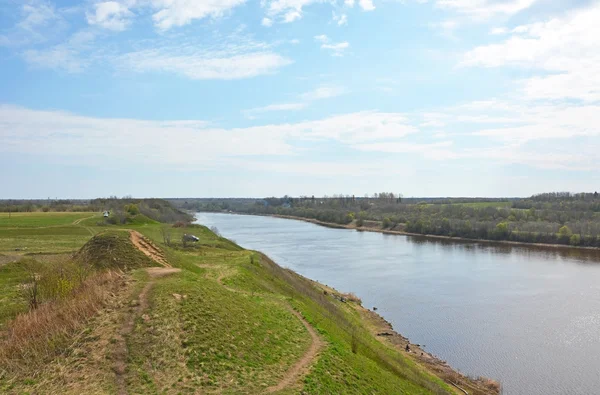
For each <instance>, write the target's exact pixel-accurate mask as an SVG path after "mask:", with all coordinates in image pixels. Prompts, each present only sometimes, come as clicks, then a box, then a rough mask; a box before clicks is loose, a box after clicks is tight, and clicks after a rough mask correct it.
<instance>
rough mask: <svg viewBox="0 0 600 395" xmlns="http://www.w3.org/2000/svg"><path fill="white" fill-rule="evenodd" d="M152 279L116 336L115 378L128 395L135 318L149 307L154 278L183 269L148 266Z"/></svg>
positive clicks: (122, 392) (120, 391) (122, 390)
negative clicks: (130, 337)
mask: <svg viewBox="0 0 600 395" xmlns="http://www.w3.org/2000/svg"><path fill="white" fill-rule="evenodd" d="M146 271H147V272H148V274H149V276H150V279H149V281H148V283H147V284H146V285H145V286H144V288H143V289H142V291H141V292H140V294H139V295H138V298H137V300H135V301H133V302H132V303H131V306H132V307H133V311H132V312H131V314H129V315H128V317H127V319H126V321H125V322H124V323H123V326H122V327H121V330H120V331H119V333H118V335H117V336H116V339H115V340H116V343H115V348H114V351H113V359H114V363H113V370H114V372H115V375H116V377H115V380H116V384H117V391H118V393H119V395H127V393H128V392H127V382H126V372H127V356H128V355H129V350H128V349H127V336H129V335H130V334H131V333H132V332H133V329H134V327H135V319H136V318H137V317H139V316H140V315H142V313H143V312H144V311H145V310H146V309H147V308H148V306H149V303H148V294H149V293H150V290H151V289H152V286H153V285H154V280H155V279H156V278H159V277H164V276H167V275H169V274H173V273H177V272H179V271H181V269H175V268H162V267H150V268H147V269H146Z"/></svg>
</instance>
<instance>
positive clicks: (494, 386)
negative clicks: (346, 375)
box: [229, 213, 501, 394]
mask: <svg viewBox="0 0 600 395" xmlns="http://www.w3.org/2000/svg"><path fill="white" fill-rule="evenodd" d="M229 214H237V213H229ZM239 215H245V214H239ZM272 217H277V218H283V219H297V220H303V221H305V222H311V223H315V224H317V225H321V226H326V227H331V228H337V229H356V228H350V227H347V226H343V225H338V224H329V223H325V222H321V221H316V220H309V219H306V218H300V217H289V216H272ZM313 221H314V222H313ZM357 230H360V229H357ZM373 231H374V230H373ZM259 253H260V252H259ZM260 254H261V255H263V256H264V257H265V258H266V259H268V260H269V261H271V262H272V263H273V264H274V265H277V264H276V263H275V262H273V261H272V260H270V259H269V258H268V257H267V256H266V255H264V254H262V253H260ZM286 270H289V269H286ZM293 273H294V275H295V276H298V277H301V278H303V279H305V280H306V281H308V282H310V283H312V284H313V286H315V287H316V288H318V289H320V290H322V291H323V292H324V293H325V294H328V295H335V296H336V297H337V298H338V299H343V298H345V297H346V296H347V295H348V294H344V293H341V292H340V291H338V290H336V289H334V288H332V287H329V286H327V285H325V284H322V283H320V282H318V281H315V280H312V279H309V278H306V277H304V276H302V275H301V274H299V273H297V272H295V271H294V272H293ZM347 302H348V303H347V304H348V305H349V306H351V307H352V308H353V309H354V310H356V312H357V313H358V315H359V317H360V320H361V321H362V322H363V324H364V325H365V327H366V328H368V330H369V332H370V333H371V335H372V336H373V337H374V338H375V339H377V340H378V341H379V342H381V343H382V344H384V345H386V346H387V347H389V348H391V349H393V350H395V351H397V352H400V353H402V354H404V355H406V356H408V357H409V358H410V359H412V360H413V361H414V362H415V363H416V364H417V365H418V366H420V367H421V368H423V369H424V370H425V371H427V372H429V373H431V374H433V375H434V376H437V377H439V378H440V379H442V380H443V381H444V382H446V383H448V384H450V385H452V386H454V387H455V389H456V390H457V391H458V392H457V393H458V394H464V393H467V394H499V393H501V384H500V383H499V382H497V381H495V380H493V379H490V378H487V377H470V376H467V375H465V374H463V373H461V372H459V371H457V370H455V369H454V368H452V367H451V366H450V365H448V363H447V362H446V361H444V360H442V359H441V358H439V357H438V356H436V355H433V354H431V353H429V352H426V351H424V350H423V349H422V348H421V345H420V344H415V343H411V342H410V340H409V339H408V338H406V337H404V336H403V335H401V334H400V333H398V332H397V331H395V330H394V328H393V326H392V324H391V323H390V322H389V321H387V320H386V319H385V318H384V317H383V316H381V315H379V314H378V313H377V312H375V311H373V310H370V309H368V308H366V307H364V306H363V305H362V302H361V301H360V299H359V298H356V299H354V298H352V299H351V300H348V301H347ZM407 345H408V347H409V349H410V352H407V351H406V346H407ZM465 389H466V390H467V391H465Z"/></svg>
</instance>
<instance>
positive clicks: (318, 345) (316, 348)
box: [198, 265, 325, 393]
mask: <svg viewBox="0 0 600 395" xmlns="http://www.w3.org/2000/svg"><path fill="white" fill-rule="evenodd" d="M198 267H201V268H203V269H219V266H215V265H198ZM230 274H231V273H227V272H221V273H219V275H218V277H217V282H218V283H219V284H220V285H221V286H222V287H223V288H225V289H227V290H228V291H230V292H235V293H239V294H243V295H248V296H251V293H250V292H246V291H242V290H240V289H235V288H231V287H229V286H227V285H226V284H225V283H224V282H223V280H224V279H225V277H228V276H229V275H230ZM274 300H275V301H276V302H277V303H282V304H284V305H285V308H286V309H287V310H288V311H289V312H290V313H291V314H292V315H293V316H294V317H296V318H297V319H298V321H300V322H301V323H302V325H303V326H304V328H305V329H306V331H307V332H308V334H309V335H310V339H311V343H310V346H309V347H308V350H306V352H305V353H304V355H302V357H301V358H300V359H299V360H298V361H297V362H296V363H295V364H294V365H292V366H291V367H290V368H289V369H288V370H287V371H286V372H285V374H284V375H283V377H282V378H281V379H280V380H279V382H278V383H277V384H276V385H274V386H271V387H269V388H267V389H266V392H267V393H274V392H279V391H283V390H285V389H288V388H290V387H293V386H295V385H296V384H298V383H299V382H300V381H301V379H302V378H303V377H304V376H306V375H307V374H308V373H309V371H310V367H311V366H312V365H313V364H314V363H315V361H316V360H317V358H318V357H319V353H320V352H321V350H322V349H323V348H324V346H325V342H324V341H323V340H322V339H321V337H320V336H319V334H318V333H317V331H316V330H315V329H314V328H313V327H312V326H311V325H310V323H309V322H308V321H307V320H306V319H305V318H304V317H303V316H302V314H300V313H299V312H298V311H296V310H294V309H293V308H292V306H290V305H289V304H288V303H286V302H283V301H281V300H278V299H274Z"/></svg>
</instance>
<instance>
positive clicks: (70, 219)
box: [0, 212, 100, 228]
mask: <svg viewBox="0 0 600 395" xmlns="http://www.w3.org/2000/svg"><path fill="white" fill-rule="evenodd" d="M92 216H97V217H100V214H99V213H52V212H48V213H43V212H33V213H0V228H9V227H17V228H24V227H47V226H61V225H72V224H73V223H76V222H77V221H78V220H80V219H84V218H89V217H92Z"/></svg>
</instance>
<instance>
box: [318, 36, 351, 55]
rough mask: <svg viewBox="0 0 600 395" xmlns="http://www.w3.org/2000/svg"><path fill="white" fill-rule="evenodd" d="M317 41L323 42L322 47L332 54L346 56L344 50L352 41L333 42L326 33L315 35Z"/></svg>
mask: <svg viewBox="0 0 600 395" xmlns="http://www.w3.org/2000/svg"><path fill="white" fill-rule="evenodd" d="M314 39H315V41H316V42H318V43H320V44H321V49H324V50H327V51H329V52H330V53H331V56H344V52H345V51H346V50H347V49H348V48H349V47H350V43H349V42H347V41H342V42H339V43H335V42H332V41H331V39H330V38H329V37H327V36H326V35H325V34H320V35H318V36H315V37H314Z"/></svg>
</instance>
